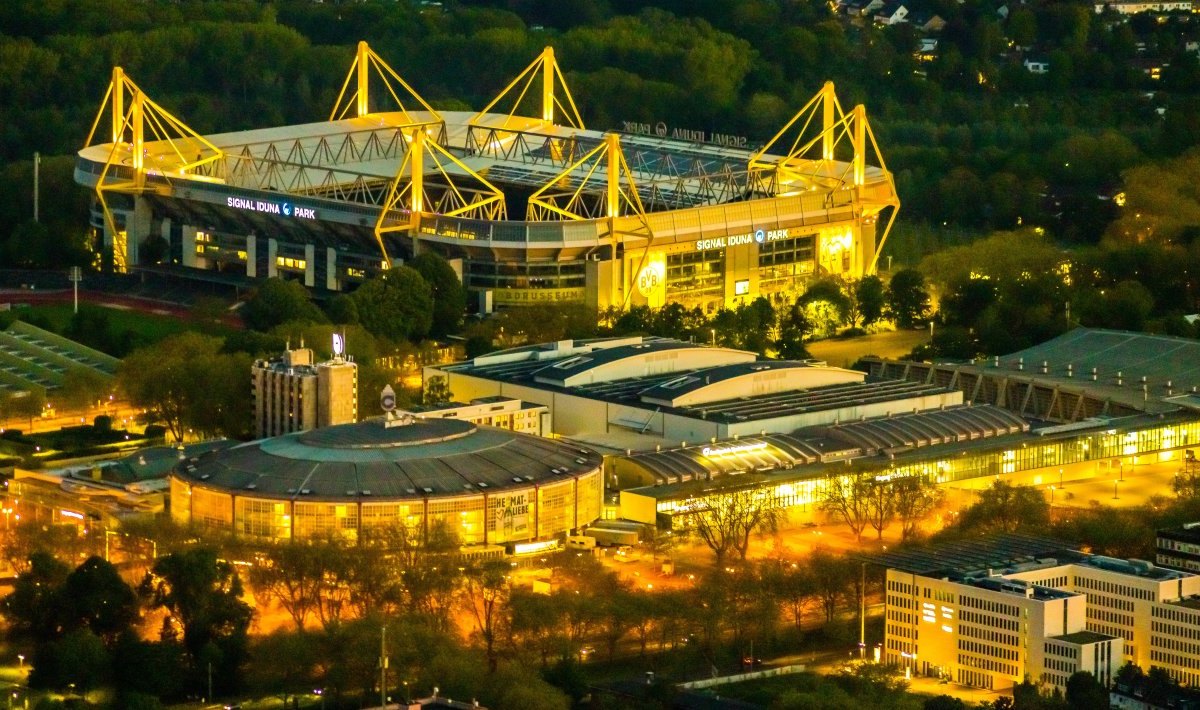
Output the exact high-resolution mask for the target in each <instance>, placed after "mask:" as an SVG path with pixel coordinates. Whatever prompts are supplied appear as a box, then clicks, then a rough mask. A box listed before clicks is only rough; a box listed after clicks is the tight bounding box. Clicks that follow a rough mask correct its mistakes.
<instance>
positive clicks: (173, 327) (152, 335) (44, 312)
mask: <svg viewBox="0 0 1200 710" xmlns="http://www.w3.org/2000/svg"><path fill="white" fill-rule="evenodd" d="M92 307H93V308H103V309H104V311H103V313H104V315H105V316H107V317H108V324H109V327H110V328H111V329H112V330H113V331H114V332H117V333H123V332H126V331H129V332H132V333H134V334H135V335H137V336H138V339H139V340H146V341H151V342H157V341H159V340H162V339H163V338H165V337H167V336H168V335H174V334H176V333H182V332H183V331H185V330H189V327H190V326H189V324H188V323H187V321H183V320H180V319H178V318H173V317H171V316H167V315H157V314H154V313H143V312H141V311H135V310H129V309H124V308H111V307H108V306H92ZM16 312H17V313H18V314H20V315H21V316H22V320H26V321H29V320H31V318H30V316H33V317H37V316H40V317H42V318H45V319H46V321H47V322H49V323H50V325H51V328H50V330H53V331H54V332H55V333H62V332H63V331H65V330H66V329H67V326H68V325H70V323H71V316H72V314H73V313H74V310H73V308H72V307H71V305H70V304H66V303H55V304H46V305H40V306H29V307H27V308H21V309H18V310H17V311H16ZM33 322H35V323H36V321H33Z"/></svg>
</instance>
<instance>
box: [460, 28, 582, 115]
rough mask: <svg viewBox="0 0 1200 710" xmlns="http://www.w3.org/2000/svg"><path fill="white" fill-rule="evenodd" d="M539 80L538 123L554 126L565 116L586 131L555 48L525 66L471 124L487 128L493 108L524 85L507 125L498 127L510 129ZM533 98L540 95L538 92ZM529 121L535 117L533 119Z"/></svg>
mask: <svg viewBox="0 0 1200 710" xmlns="http://www.w3.org/2000/svg"><path fill="white" fill-rule="evenodd" d="M539 78H540V79H541V89H542V91H541V94H542V100H541V106H540V109H541V110H540V112H539V114H538V116H537V117H536V120H540V121H543V122H544V123H548V124H554V123H555V121H556V120H557V119H558V118H559V117H560V116H561V117H562V119H563V120H565V121H566V122H567V125H570V126H572V127H574V128H577V129H579V130H583V128H584V125H583V118H582V117H581V116H580V115H579V109H578V108H576V106H575V99H574V98H572V96H571V90H570V89H569V88H567V80H566V77H564V76H563V73H562V70H561V69H559V67H558V62H557V60H555V58H554V48H553V47H546V48H545V49H543V50H542V53H541V54H539V55H538V58H537V59H535V60H533V62H531V63H530V64H529V66H527V67H525V69H523V70H522V71H521V73H520V74H517V77H516V78H515V79H513V80H512V81H511V82H509V83H508V86H506V87H504V89H502V90H501V91H500V93H499V94H497V95H496V98H494V99H492V100H491V102H490V103H489V104H488V105H487V106H484V107H483V110H482V111H480V112H479V113H477V114H475V115H474V116H472V117H471V118H470V119H469V120H468V121H467V125H470V126H480V125H483V123H482V122H483V120H484V118H485V117H486V116H487V115H488V114H489V113H491V111H492V109H493V108H495V107H496V105H497V104H499V103H500V102H501V101H503V100H504V97H505V96H508V95H509V94H510V93H511V92H512V91H513V90H514V89H516V88H517V87H518V86H520V87H521V90H520V91H519V92H518V93H517V94H516V101H514V102H513V104H512V108H511V109H509V111H508V113H506V114H505V118H504V121H503V123H501V124H500V125H499V126H497V127H498V128H508V127H509V126H510V125H511V124H512V121H513V119H514V118H516V117H518V116H520V114H519V113H518V111H520V110H521V106H522V103H523V102H524V100H525V96H526V95H527V94H528V93H529V90H530V88H531V87H532V86H533V84H534V82H535V81H537V80H538V79H539ZM559 88H561V89H562V99H560V98H559V96H558V94H559V92H558V89H559ZM533 96H537V93H536V90H535V93H534V94H533ZM527 118H535V117H532V116H530V117H527Z"/></svg>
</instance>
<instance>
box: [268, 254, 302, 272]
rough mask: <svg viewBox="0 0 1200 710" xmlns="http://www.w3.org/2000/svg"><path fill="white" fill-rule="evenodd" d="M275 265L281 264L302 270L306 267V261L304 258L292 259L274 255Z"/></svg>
mask: <svg viewBox="0 0 1200 710" xmlns="http://www.w3.org/2000/svg"><path fill="white" fill-rule="evenodd" d="M275 265H276V266H282V267H284V268H288V269H300V270H304V269H306V268H308V262H307V261H305V260H304V259H293V258H291V257H288V256H277V257H275Z"/></svg>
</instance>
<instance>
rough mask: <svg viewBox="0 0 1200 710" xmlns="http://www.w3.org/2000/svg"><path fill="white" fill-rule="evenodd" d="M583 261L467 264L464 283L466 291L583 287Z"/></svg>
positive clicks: (469, 262)
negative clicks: (472, 289) (467, 289)
mask: <svg viewBox="0 0 1200 710" xmlns="http://www.w3.org/2000/svg"><path fill="white" fill-rule="evenodd" d="M586 264H587V262H585V261H583V260H576V261H553V262H528V263H522V262H518V261H509V262H500V263H497V262H491V261H475V260H472V261H468V262H466V264H465V268H466V274H464V276H465V280H466V282H467V287H468V288H474V289H508V288H548V289H559V288H583V287H584V286H585V285H586V283H585V281H586V276H585V273H584V272H585V270H586V268H587V266H586Z"/></svg>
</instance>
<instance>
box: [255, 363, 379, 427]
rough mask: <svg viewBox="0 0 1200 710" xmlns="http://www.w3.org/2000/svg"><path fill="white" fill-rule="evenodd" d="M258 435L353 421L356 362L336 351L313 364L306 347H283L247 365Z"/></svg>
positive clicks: (356, 379)
mask: <svg viewBox="0 0 1200 710" xmlns="http://www.w3.org/2000/svg"><path fill="white" fill-rule="evenodd" d="M251 375H252V384H253V387H254V430H255V434H256V435H257V436H258V438H260V439H261V438H265V437H268V436H279V435H281V434H290V433H292V432H297V431H308V430H309V429H316V428H318V427H326V426H333V425H334V424H351V423H354V422H356V421H358V365H356V364H354V362H353V361H352V360H350V359H348V358H346V357H345V356H343V355H342V354H340V353H337V354H335V355H334V357H333V359H332V360H329V361H327V362H321V363H317V362H314V357H313V351H312V349H310V348H305V347H303V344H301V347H299V348H296V349H291V348H288V349H287V350H286V351H285V352H284V353H283V355H281V356H280V357H278V358H273V359H270V360H258V361H256V362H255V363H254V365H253V367H252V368H251Z"/></svg>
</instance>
